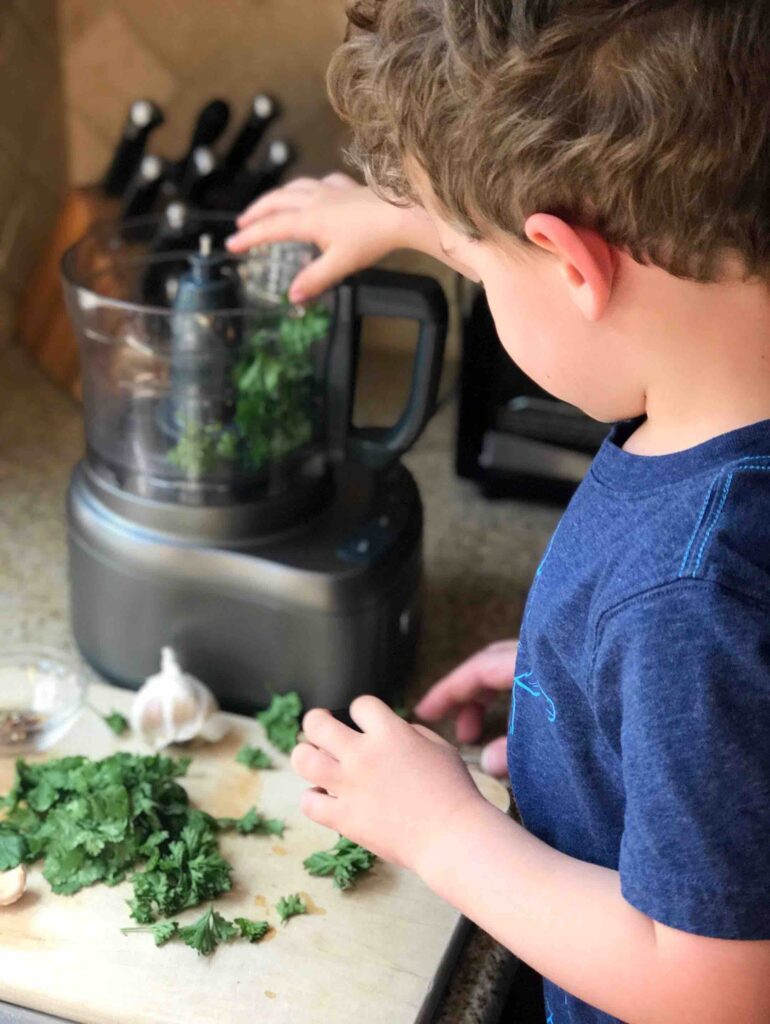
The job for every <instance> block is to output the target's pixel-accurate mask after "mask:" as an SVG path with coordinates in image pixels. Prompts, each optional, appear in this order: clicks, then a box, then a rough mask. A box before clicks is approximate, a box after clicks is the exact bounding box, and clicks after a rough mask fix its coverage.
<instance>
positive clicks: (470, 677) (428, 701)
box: [415, 645, 516, 722]
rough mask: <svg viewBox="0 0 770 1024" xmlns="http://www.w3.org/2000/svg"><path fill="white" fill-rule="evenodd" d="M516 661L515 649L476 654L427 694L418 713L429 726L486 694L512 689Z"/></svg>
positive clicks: (485, 651) (417, 709) (490, 649)
mask: <svg viewBox="0 0 770 1024" xmlns="http://www.w3.org/2000/svg"><path fill="white" fill-rule="evenodd" d="M515 660H516V659H515V646H514V645H511V646H510V647H501V648H498V649H496V648H487V649H485V650H483V651H480V652H479V653H478V654H474V655H473V657H472V658H469V659H468V661H465V662H463V664H462V665H459V666H458V667H457V668H456V669H455V670H454V671H453V672H450V673H449V675H448V676H445V677H444V678H443V679H441V680H440V681H439V682H438V683H436V684H435V685H434V686H433V687H432V688H431V689H430V690H428V692H427V693H426V694H425V696H424V697H423V699H422V700H421V701H420V703H419V704H418V705H417V707H416V708H415V712H416V713H417V714H418V715H419V716H420V718H424V719H425V720H426V721H428V722H432V721H436V719H439V718H444V717H445V716H446V715H448V714H450V713H451V712H452V711H454V710H455V709H456V708H457V706H458V705H461V704H467V703H468V702H469V701H472V700H475V699H476V698H478V697H479V696H480V694H482V693H484V691H486V690H506V689H508V688H510V687H511V686H512V685H513V672H514V666H515Z"/></svg>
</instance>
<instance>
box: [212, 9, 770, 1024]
mask: <svg viewBox="0 0 770 1024" xmlns="http://www.w3.org/2000/svg"><path fill="white" fill-rule="evenodd" d="M352 20H353V21H354V23H355V25H356V31H355V32H354V33H353V34H352V35H351V36H350V38H349V39H348V41H347V42H346V43H345V45H344V46H343V47H342V48H341V50H340V51H338V53H337V54H336V55H335V58H334V61H333V64H332V67H331V71H330V86H331V93H332V97H333V100H334V102H335V104H336V106H337V108H338V110H339V111H340V112H341V114H342V116H343V117H345V118H346V119H347V120H348V121H349V122H350V124H351V126H352V129H353V135H354V144H353V150H352V152H353V156H354V158H355V160H356V162H357V163H358V165H359V167H361V168H362V169H363V170H364V172H365V174H366V177H367V180H368V182H369V184H370V186H371V188H372V189H376V193H377V194H375V192H374V191H372V190H370V189H369V188H364V187H362V186H358V185H356V184H355V183H354V182H352V181H351V180H350V179H348V178H345V177H344V176H341V175H332V176H331V177H330V178H328V179H325V180H324V181H323V182H314V181H309V180H300V181H297V182H294V183H292V184H290V185H287V186H286V187H285V188H283V189H280V190H278V191H277V192H274V193H272V194H270V195H267V196H266V197H264V198H262V199H261V200H259V201H258V202H257V203H256V204H255V205H254V206H252V207H251V208H250V209H249V210H247V211H246V212H245V213H244V215H243V216H242V217H241V219H240V223H239V228H240V229H239V232H238V233H237V234H236V235H235V236H234V238H233V239H232V240H231V242H230V245H231V248H232V249H233V250H236V251H237V250H242V249H245V248H247V247H248V246H250V245H253V244H257V243H261V242H267V241H273V240H278V239H284V238H297V239H303V240H311V241H314V242H316V243H317V244H318V245H319V247H320V249H321V250H322V255H321V257H320V258H319V259H318V260H317V261H316V263H315V264H313V265H312V266H311V267H310V268H308V269H307V270H306V271H305V272H304V273H303V274H302V275H300V277H299V278H298V279H297V280H296V281H295V282H294V285H293V289H292V297H293V298H294V299H296V300H298V301H301V300H302V299H306V298H308V297H310V296H311V295H314V294H316V293H317V292H318V291H320V290H321V289H323V288H325V287H327V286H328V285H330V284H332V283H333V282H334V281H335V280H337V279H338V278H340V277H342V276H344V275H345V274H347V273H350V272H351V271H353V270H356V269H358V268H359V267H361V266H364V265H366V264H368V263H370V262H372V261H374V260H375V259H377V258H378V257H380V256H381V255H383V254H384V253H385V252H388V251H390V250H392V249H394V248H398V247H408V246H411V247H414V248H416V249H420V250H422V251H425V252H428V253H431V254H433V255H436V256H438V257H439V258H440V259H444V260H445V261H446V262H447V263H449V264H450V265H451V266H453V267H455V268H457V269H459V270H460V271H461V272H463V273H465V274H467V275H468V276H469V277H471V278H473V279H474V280H478V281H481V282H482V284H483V286H484V288H485V289H486V293H487V296H488V299H489V304H490V307H491V310H492V313H493V315H494V318H495V323H496V325H497V328H498V331H499V334H500V338H501V340H502V343H503V345H504V346H505V348H506V349H507V350H508V352H509V353H510V354H511V356H512V357H513V358H514V359H515V360H516V362H517V363H518V364H519V365H520V366H521V367H522V369H523V370H525V371H526V372H527V373H528V374H530V375H531V376H532V377H533V378H534V379H535V380H536V381H537V382H538V383H540V384H541V385H542V386H543V387H545V388H547V389H548V390H549V391H550V392H551V393H553V394H554V395H556V396H558V397H559V398H561V399H563V400H564V401H567V402H571V403H573V404H575V405H577V406H579V407H580V408H581V409H584V410H585V411H586V412H587V413H588V414H590V415H591V416H594V417H596V418H597V419H599V420H605V421H616V422H619V426H616V427H615V428H614V429H613V431H612V434H611V436H610V438H609V439H608V441H607V442H606V443H605V444H604V446H603V447H602V449H601V451H600V452H599V454H598V456H597V458H596V461H595V463H594V465H593V468H592V470H591V472H590V473H589V475H588V476H587V478H586V480H585V482H584V483H583V484H582V486H581V487H580V489H579V490H578V492H577V494H576V495H575V497H574V499H573V501H572V502H571V504H570V507H569V508H568V510H567V512H566V514H565V515H564V518H563V519H562V521H561V524H560V526H559V528H558V530H557V532H556V534H555V536H554V538H553V540H552V541H551V544H550V546H549V549H548V551H547V553H546V556H545V558H544V559H543V562H542V563H541V566H540V568H539V569H538V571H537V575H536V578H535V582H534V584H533V587H532V590H531V593H530V595H529V599H528V603H527V608H526V612H525V616H524V622H523V625H522V631H521V638H520V645H519V651H518V659H517V661H516V666H515V670H514V668H513V645H511V644H509V645H503V646H501V647H497V648H493V649H490V650H489V651H487V652H484V653H482V654H481V655H479V656H477V658H476V659H473V660H472V661H471V662H470V663H469V664H468V665H466V666H464V667H463V668H461V669H460V670H458V672H457V673H453V675H452V676H450V677H448V679H446V680H444V681H443V682H442V683H440V684H438V686H437V687H436V688H434V690H433V691H432V692H431V693H429V694H428V696H427V697H426V698H425V700H424V701H423V702H422V704H421V705H420V706H419V708H418V711H421V712H422V714H423V715H424V717H426V718H428V719H435V718H437V717H439V716H441V715H442V714H444V713H446V712H448V711H453V712H455V713H457V714H458V725H459V727H460V732H461V733H462V734H463V735H464V736H465V737H467V736H468V735H469V734H473V733H474V732H475V731H477V729H478V726H479V722H480V718H481V715H482V714H483V706H484V703H485V700H486V699H487V698H488V694H489V690H490V689H494V688H499V687H500V685H501V683H503V682H504V681H505V680H506V677H507V684H508V686H510V680H511V678H513V680H514V683H513V691H512V704H511V716H510V727H509V735H508V740H507V742H508V768H509V772H510V776H511V781H512V786H513V790H514V794H515V797H516V800H517V803H518V806H519V808H520V810H521V814H522V819H523V822H524V825H525V828H523V827H521V826H520V825H518V824H517V823H515V822H514V821H512V820H510V819H509V818H508V817H506V816H505V815H504V814H502V813H500V812H499V811H497V810H495V809H494V808H492V807H491V806H490V805H488V804H487V803H485V801H484V800H482V799H481V797H480V796H479V795H478V793H477V792H476V790H475V788H474V786H473V783H472V781H471V779H470V776H469V775H468V772H467V771H466V769H465V767H464V765H463V762H462V761H461V760H460V757H459V755H458V754H457V752H456V751H455V750H454V749H453V748H452V747H451V746H449V745H448V744H445V743H444V742H443V741H441V740H439V739H438V737H436V736H435V735H434V734H433V733H431V732H429V731H428V730H427V729H425V728H422V727H420V726H414V727H413V726H410V725H407V724H406V723H405V722H403V721H402V720H401V719H399V718H398V717H397V716H396V715H394V714H393V713H392V712H391V711H389V710H388V708H387V707H385V705H384V704H382V703H381V702H380V701H378V700H376V699H374V698H373V697H362V698H359V699H358V700H357V701H355V702H354V704H353V705H352V708H351V713H352V715H353V718H354V720H355V721H356V722H357V723H358V725H359V726H360V727H361V729H362V730H363V731H362V732H361V733H357V732H354V731H353V730H351V729H349V728H347V727H346V726H344V725H342V724H340V723H339V722H337V721H336V720H335V719H333V718H332V717H331V716H330V715H329V714H328V712H325V711H323V710H314V711H311V712H310V713H309V714H308V715H307V716H306V718H305V723H304V726H305V732H306V736H307V742H305V743H302V744H300V745H299V746H298V747H297V748H296V750H295V751H294V755H293V764H294V765H295V767H296V769H297V770H298V771H299V772H300V773H301V774H302V775H303V776H304V777H305V778H307V779H308V780H309V781H310V782H311V783H312V784H313V786H314V788H313V789H310V790H309V791H308V792H307V793H306V794H305V797H304V800H303V810H304V811H305V813H307V814H308V815H309V816H310V817H311V818H313V819H314V820H315V821H318V822H320V823H322V824H324V825H328V826H329V827H330V828H333V829H336V830H338V831H340V832H342V833H343V834H344V835H346V836H349V837H350V838H351V839H354V840H356V841H358V842H360V843H362V844H363V845H365V846H367V847H369V848H370V849H372V850H374V851H375V852H376V853H378V854H379V855H380V856H382V857H385V858H387V859H388V860H391V861H394V862H395V863H398V864H401V865H403V866H406V867H408V868H410V869H412V870H413V871H416V872H417V873H418V874H419V875H420V876H421V877H422V878H423V879H424V880H425V882H426V883H427V884H428V885H429V886H431V887H432V888H433V889H434V890H435V891H436V892H438V893H439V894H441V895H442V896H443V897H444V898H446V899H447V900H449V901H451V902H452V903H453V904H454V905H455V906H457V907H458V908H459V909H460V910H461V911H462V912H463V913H464V914H466V915H467V916H468V917H470V918H472V919H473V920H474V921H476V922H477V923H478V924H479V925H480V926H481V927H482V928H484V929H486V930H487V931H488V932H490V933H491V934H492V935H494V936H495V937H496V938H497V939H499V940H500V941H501V942H502V943H504V944H505V945H506V946H508V947H509V948H510V949H512V950H513V951H514V952H515V953H516V954H517V955H518V956H520V957H521V958H522V959H524V960H525V961H527V962H528V963H530V964H531V965H533V967H535V968H536V969H537V970H538V971H539V972H540V973H541V974H542V975H543V976H544V977H545V978H546V979H548V980H547V981H546V984H545V998H546V1007H547V1009H546V1013H547V1019H548V1021H549V1022H553V1024H566V1022H570V1024H575V1022H580V1024H585V1022H598V1021H612V1020H621V1021H627V1022H632V1024H669V1022H670V1024H674V1022H676V1024H683V1022H691V1024H696V1022H697V1024H767V1022H768V1021H770V899H769V898H768V896H769V892H768V890H769V889H770V807H769V806H768V792H770V745H769V744H768V735H770V514H769V512H768V510H769V509H770V475H769V472H770V290H768V286H767V278H768V274H770V198H769V197H770V89H769V88H768V81H769V80H770V79H769V78H768V76H769V74H770V31H768V27H767V26H768V24H769V23H770V0H734V2H730V3H728V2H723V3H710V2H709V3H707V2H703V0H701V2H698V0H379V2H378V0H370V2H368V3H358V4H356V5H354V10H353V12H352ZM378 196H381V197H383V198H378Z"/></svg>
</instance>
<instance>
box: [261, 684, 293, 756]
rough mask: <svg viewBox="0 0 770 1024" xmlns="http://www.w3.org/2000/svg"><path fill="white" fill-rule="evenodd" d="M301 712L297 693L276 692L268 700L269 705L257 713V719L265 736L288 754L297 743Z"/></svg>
mask: <svg viewBox="0 0 770 1024" xmlns="http://www.w3.org/2000/svg"><path fill="white" fill-rule="evenodd" d="M301 714H302V701H301V700H300V696H299V694H298V693H295V692H294V691H293V690H292V691H290V692H289V693H284V694H280V693H276V694H275V695H274V696H273V699H272V700H271V701H270V707H268V708H266V709H265V710H264V711H260V712H259V713H258V714H257V721H259V722H261V723H262V725H263V726H264V727H265V731H266V733H267V738H268V739H269V740H270V742H271V743H272V744H273V746H274V747H277V748H278V750H281V751H283V753H284V754H290V753H291V751H292V750H293V749H294V748H295V747H296V745H297V736H298V735H299V720H300V715H301Z"/></svg>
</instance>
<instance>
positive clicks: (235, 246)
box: [225, 211, 315, 252]
mask: <svg viewBox="0 0 770 1024" xmlns="http://www.w3.org/2000/svg"><path fill="white" fill-rule="evenodd" d="M314 235H315V232H313V231H310V230H308V228H307V227H305V226H304V225H303V222H302V217H301V216H300V214H298V213H297V212H296V211H291V212H282V213H274V214H272V215H271V216H269V217H260V219H259V220H258V221H257V222H256V223H254V224H250V225H249V226H248V227H245V228H244V229H243V230H242V231H237V232H236V233H235V234H234V235H230V237H229V238H227V239H225V245H226V246H227V248H228V249H229V251H230V252H246V250H247V249H252V248H253V247H254V246H255V245H264V244H265V243H266V242H314V241H315V237H314Z"/></svg>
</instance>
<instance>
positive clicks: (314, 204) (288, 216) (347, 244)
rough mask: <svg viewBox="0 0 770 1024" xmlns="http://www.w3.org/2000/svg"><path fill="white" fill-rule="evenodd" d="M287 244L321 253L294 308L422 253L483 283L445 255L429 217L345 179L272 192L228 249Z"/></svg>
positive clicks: (301, 281) (307, 181) (296, 292)
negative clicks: (366, 271) (375, 267)
mask: <svg viewBox="0 0 770 1024" xmlns="http://www.w3.org/2000/svg"><path fill="white" fill-rule="evenodd" d="M282 241H296V242H312V243H313V244H314V245H316V246H318V248H319V249H320V250H321V255H320V256H319V257H318V259H316V260H314V261H313V262H312V263H311V264H310V265H309V266H308V267H307V268H306V269H305V270H303V271H302V272H301V273H300V274H298V275H297V277H296V278H295V280H294V282H293V283H292V286H291V288H290V290H289V296H290V298H291V299H292V301H294V302H304V301H306V300H308V299H311V298H314V297H315V296H316V295H318V294H320V292H322V291H324V289H326V288H330V287H332V286H333V285H335V284H336V283H337V282H338V281H340V280H342V278H343V277H347V275H348V274H352V273H355V271H357V270H362V269H363V268H365V267H370V266H371V265H372V264H373V263H376V262H377V261H378V260H380V259H382V258H383V256H387V255H388V253H390V252H393V251H394V250H395V249H416V250H417V251H418V252H423V253H426V254H427V255H428V256H433V257H434V258H435V259H437V260H440V261H441V262H442V263H446V264H447V265H448V266H450V267H452V269H453V270H457V271H459V272H460V273H461V274H464V275H465V276H466V277H470V278H471V279H472V280H478V278H477V277H476V275H475V274H474V272H473V271H472V270H470V269H469V268H468V267H466V266H465V265H464V264H462V263H460V262H458V261H457V260H455V259H454V258H453V257H452V256H450V255H449V254H448V253H447V252H446V251H445V250H444V249H442V247H441V241H440V239H439V236H438V233H437V231H436V228H435V226H434V224H433V223H432V221H431V220H430V218H429V216H428V214H427V213H426V212H425V210H423V209H422V208H421V207H419V206H409V207H403V206H394V205H392V204H391V203H387V202H385V200H383V199H379V198H378V197H377V196H376V195H375V194H374V193H373V192H372V191H371V190H370V189H368V188H366V186H364V185H359V184H358V183H357V182H355V181H354V180H353V179H352V178H350V177H348V175H346V174H341V173H336V174H330V175H328V177H326V178H324V179H323V180H321V181H317V180H316V179H314V178H297V179H296V180H295V181H292V182H289V184H288V185H284V186H283V187H282V188H279V189H275V190H274V191H272V192H268V193H266V194H265V195H264V196H262V197H260V198H259V199H258V200H257V201H256V202H255V203H252V205H251V206H249V207H248V208H247V209H246V210H244V211H243V213H242V214H241V215H240V217H239V218H238V230H237V231H236V232H235V234H233V235H232V236H231V237H230V238H229V239H228V242H227V246H228V248H229V249H230V251H231V252H245V251H246V250H247V249H250V248H252V247H253V246H256V245H263V244H265V243H267V242H282Z"/></svg>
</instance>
